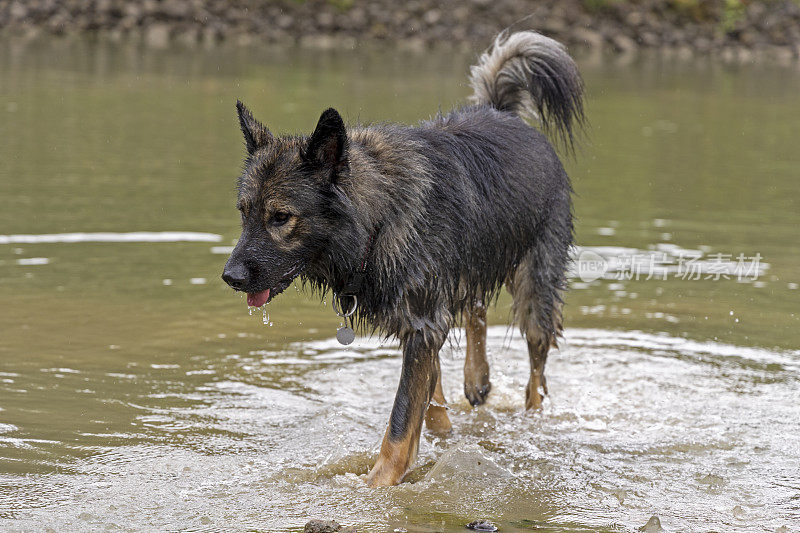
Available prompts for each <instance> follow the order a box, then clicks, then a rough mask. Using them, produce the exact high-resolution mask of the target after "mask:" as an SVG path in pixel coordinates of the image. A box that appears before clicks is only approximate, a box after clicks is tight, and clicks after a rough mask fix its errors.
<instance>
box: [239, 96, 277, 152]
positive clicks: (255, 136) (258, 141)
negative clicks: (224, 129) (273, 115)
mask: <svg viewBox="0 0 800 533" xmlns="http://www.w3.org/2000/svg"><path fill="white" fill-rule="evenodd" d="M236 111H237V112H238V113H239V125H240V126H241V127H242V134H243V135H244V143H245V144H246V145H247V153H248V154H253V153H254V152H255V151H256V150H258V149H259V148H263V147H264V146H266V145H267V144H269V142H270V141H272V134H271V133H270V132H269V130H268V129H267V127H266V126H264V125H263V124H261V123H260V122H259V121H257V120H256V119H254V118H253V114H252V113H251V112H250V110H249V109H247V108H246V107H245V106H244V104H243V103H242V102H241V101H239V100H236Z"/></svg>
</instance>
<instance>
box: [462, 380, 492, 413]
mask: <svg viewBox="0 0 800 533" xmlns="http://www.w3.org/2000/svg"><path fill="white" fill-rule="evenodd" d="M491 390H492V384H491V383H490V382H489V380H488V379H487V380H486V382H485V383H464V396H466V397H467V400H469V403H470V405H471V406H472V407H475V406H478V405H483V404H484V403H486V397H487V396H489V392H490V391H491Z"/></svg>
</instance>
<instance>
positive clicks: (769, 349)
mask: <svg viewBox="0 0 800 533" xmlns="http://www.w3.org/2000/svg"><path fill="white" fill-rule="evenodd" d="M471 59H472V58H471V57H469V56H458V55H456V56H454V55H453V54H452V53H449V52H445V51H442V52H439V53H429V54H425V55H413V54H402V53H396V52H394V51H391V50H385V51H377V52H355V53H338V54H327V53H326V54H314V53H309V52H298V51H287V50H243V49H231V50H225V49H221V50H215V51H195V52H189V51H186V52H180V51H173V52H154V51H141V50H137V49H135V48H127V47H115V46H111V45H87V44H81V43H64V42H56V43H49V44H39V45H36V46H30V45H29V46H21V45H17V44H14V43H3V44H2V45H0V139H2V142H0V161H2V164H0V303H2V305H0V528H2V529H5V530H21V531H41V530H43V529H44V528H46V527H51V528H52V529H54V530H56V531H81V530H132V531H143V530H261V531H297V530H300V529H301V528H302V525H303V524H304V523H305V522H306V521H307V520H308V519H309V518H334V519H337V520H339V521H340V522H342V523H345V524H351V525H356V526H360V528H361V529H360V530H363V531H393V530H394V531H404V530H407V531H461V530H463V526H464V524H466V523H467V522H469V521H471V520H473V519H475V518H482V517H485V518H489V519H491V520H493V521H494V522H496V523H497V524H498V525H499V526H500V527H501V531H526V530H537V531H586V530H597V529H601V530H611V531H631V530H635V529H636V528H638V527H639V526H642V525H644V524H645V522H647V520H648V519H649V518H650V517H651V516H652V515H657V516H659V517H660V518H661V521H662V524H663V526H664V527H665V528H666V529H668V530H672V531H688V530H692V531H698V530H717V531H776V529H777V528H780V527H785V528H787V529H785V530H784V531H790V530H792V531H793V530H794V529H793V528H797V524H798V523H800V407H798V406H799V405H800V351H798V347H800V314H798V313H800V305H798V304H800V289H798V284H799V283H800V267H799V266H798V265H800V240H798V237H797V228H798V226H799V225H800V204H799V202H798V198H799V197H800V155H799V154H798V150H797V146H798V142H797V131H798V130H797V125H798V124H800V98H799V97H798V94H800V72H798V70H797V69H792V68H781V67H769V66H760V67H723V66H720V65H714V64H711V63H706V62H699V63H693V64H675V63H671V62H669V61H659V60H655V59H653V60H648V61H640V62H635V63H632V64H625V65H621V64H615V63H613V62H605V63H603V62H600V63H597V62H594V61H590V60H585V61H583V62H582V69H583V72H584V74H585V78H586V83H587V86H588V88H589V109H588V110H589V116H590V119H591V122H592V129H591V133H590V143H588V144H587V145H586V146H585V148H584V150H583V152H582V153H581V154H580V155H579V156H578V158H577V159H576V160H575V161H573V162H571V163H570V164H569V166H570V169H571V174H572V176H573V179H574V184H575V189H576V190H577V192H578V197H577V199H576V213H577V215H578V228H577V231H578V235H577V238H578V243H579V244H580V245H581V247H582V248H581V249H580V250H583V251H584V252H586V251H590V252H594V253H597V254H599V255H600V256H602V257H604V258H606V259H607V260H609V261H612V262H613V261H616V262H617V270H616V271H614V270H613V269H612V270H611V271H609V272H607V273H606V276H605V277H604V278H601V279H598V280H595V281H591V282H585V281H582V280H581V279H579V278H577V277H576V278H574V279H573V290H572V291H571V292H570V294H569V296H568V298H567V308H566V324H567V326H568V329H567V333H566V340H565V342H564V343H563V347H562V349H561V350H560V351H558V352H556V353H554V354H553V355H552V356H551V359H550V363H549V365H548V370H549V384H550V392H551V396H550V398H549V400H548V401H546V404H545V408H544V410H543V412H541V413H537V414H526V413H523V412H521V408H522V405H523V400H524V392H523V386H524V383H525V382H526V380H527V357H526V355H525V353H526V352H525V350H524V346H523V344H522V342H521V340H520V338H519V335H518V334H516V333H514V334H512V333H513V332H508V330H507V328H506V327H504V326H502V325H501V324H504V323H505V322H506V321H507V317H508V299H506V298H501V301H500V305H499V308H498V310H497V311H496V312H494V313H493V314H492V315H491V317H490V320H491V321H492V323H493V324H496V325H498V326H497V327H495V328H494V329H491V330H490V339H489V350H490V357H491V361H492V371H493V382H494V388H493V392H492V395H491V397H490V401H489V403H488V405H486V406H485V407H482V408H479V409H476V410H473V409H471V408H470V407H469V404H468V403H467V402H466V400H465V398H464V397H463V394H462V393H461V387H462V381H461V376H460V367H461V365H462V363H463V351H464V340H463V336H462V335H459V333H458V332H455V333H454V336H453V342H452V343H451V344H450V346H449V347H448V348H447V349H446V350H445V352H444V353H443V371H444V378H445V393H446V396H447V398H448V400H449V401H450V402H451V406H452V411H451V418H452V419H453V422H454V434H453V435H452V436H451V437H449V438H447V439H444V440H440V439H436V438H434V437H432V436H430V435H425V436H424V437H423V440H422V444H421V449H420V459H419V460H418V463H417V465H418V466H417V468H416V469H415V470H414V471H413V472H412V473H411V474H410V476H409V482H407V483H404V484H402V485H401V486H398V487H393V488H388V489H380V490H370V489H367V488H366V487H365V486H364V484H363V481H362V477H363V475H364V474H365V473H366V472H367V471H368V468H369V466H370V464H371V462H372V461H373V460H374V458H375V456H376V452H377V445H378V443H379V441H380V438H381V436H382V434H383V430H384V427H385V426H384V424H385V423H386V420H387V417H388V413H389V410H390V408H391V402H392V399H393V395H394V390H395V388H396V384H397V380H398V378H399V367H400V358H399V352H398V349H397V346H396V345H393V344H391V343H389V344H386V345H383V346H381V345H380V344H379V343H378V342H377V341H375V340H367V339H364V340H361V341H358V342H357V343H356V345H355V347H354V348H353V349H342V348H341V347H339V346H338V345H337V344H335V342H332V341H331V340H330V338H331V337H332V336H333V333H334V332H335V327H336V326H337V324H338V321H337V320H336V317H335V315H334V313H333V312H332V311H331V309H330V305H327V306H326V305H324V304H321V303H319V302H318V301H316V300H314V299H312V298H310V297H308V296H307V295H304V294H299V293H295V292H294V291H291V290H290V291H288V292H287V294H285V295H283V296H282V297H281V298H280V299H278V300H277V301H275V302H273V303H272V304H271V305H270V306H269V307H268V311H269V318H268V320H267V322H270V323H271V324H270V325H265V324H264V323H263V321H264V317H262V316H261V314H260V313H255V314H254V315H253V316H250V315H248V313H247V309H246V306H245V303H244V302H243V301H242V299H241V298H240V297H239V296H237V295H234V294H233V293H232V292H231V291H230V290H229V289H227V288H226V287H225V286H224V285H223V283H222V282H221V280H220V279H219V274H220V272H221V268H222V265H223V263H224V260H225V257H226V256H225V255H224V254H225V247H227V246H230V245H231V244H232V242H233V241H234V239H235V238H236V237H237V223H238V218H237V216H236V213H235V211H234V209H233V204H234V180H235V177H236V174H237V169H238V168H239V165H240V163H241V159H240V158H241V152H242V143H241V140H240V138H239V134H238V131H237V124H236V120H235V115H234V107H233V103H234V102H235V99H236V98H237V97H239V98H242V99H243V100H244V101H245V102H247V103H248V105H250V106H251V107H252V108H253V109H254V111H255V112H256V115H257V116H258V117H259V118H261V119H262V120H264V121H265V122H266V123H267V124H268V125H269V126H270V127H271V128H272V129H273V130H274V131H277V132H289V131H309V130H310V128H312V127H313V125H314V124H315V122H316V118H317V117H318V115H319V112H320V111H321V110H322V109H324V108H325V107H327V106H330V105H334V106H336V107H338V108H339V109H340V110H341V111H342V112H343V113H344V114H345V115H346V116H348V117H349V118H350V119H361V120H364V121H375V120H397V121H405V122H413V121H416V120H417V119H419V118H424V117H427V116H429V115H431V114H433V113H435V112H436V111H437V110H438V109H439V108H440V107H442V108H445V109H446V108H448V107H450V106H451V105H454V104H456V103H458V102H461V101H463V99H464V97H465V96H466V95H467V94H468V93H469V91H468V89H467V87H466V84H465V75H464V73H465V71H466V68H467V66H468V65H469V63H470V61H471ZM165 231H168V232H201V233H211V234H213V235H219V241H218V242H212V241H214V239H213V238H208V239H206V241H207V242H206V241H201V242H135V241H137V240H141V239H137V236H132V237H120V236H119V235H117V234H119V233H126V232H165ZM86 232H110V233H112V234H114V235H112V236H110V237H108V236H106V237H105V238H106V239H108V238H111V239H112V240H117V241H119V240H122V239H125V238H127V239H129V240H130V241H132V242H73V243H67V242H35V241H37V240H39V241H41V240H42V239H43V238H42V237H37V236H40V235H43V234H62V233H86ZM213 235H212V237H213ZM12 236H16V237H12ZM139 237H141V235H140V236H139ZM172 237H175V236H174V235H173V236H172ZM77 238H78V239H81V238H83V239H85V238H87V237H86V236H83V237H80V236H79V237H77ZM162 238H164V239H167V240H171V239H170V236H165V237H162ZM200 238H201V239H202V238H203V237H202V236H201V237H200ZM63 239H64V237H51V238H46V239H45V240H50V241H58V240H63ZM740 254H742V257H743V260H742V261H739V260H737V257H738V256H739V255H740ZM756 254H760V259H759V261H758V267H759V268H758V269H757V272H756V273H757V274H758V276H757V279H752V278H753V277H755V276H743V279H741V280H737V279H736V278H737V276H736V275H735V274H734V275H728V274H725V272H735V265H736V264H739V266H740V267H741V266H742V265H745V264H751V263H752V261H751V259H752V257H754V256H756ZM631 257H634V258H635V261H634V263H635V264H639V265H642V264H644V265H645V266H647V265H649V266H653V265H651V261H653V262H654V264H655V263H666V270H664V272H666V274H659V275H651V276H650V279H645V278H646V277H648V276H647V275H646V274H645V273H642V275H640V276H639V277H640V279H638V280H637V279H629V278H630V277H631V276H630V275H629V274H635V272H634V269H632V268H627V267H626V260H627V259H626V258H631ZM697 265H699V266H697ZM656 266H658V265H656ZM662 266H663V265H662ZM731 268H733V269H734V270H730V269H731ZM726 269H728V270H726ZM652 270H653V269H652V268H650V269H649V271H652ZM657 272H660V271H657ZM721 272H722V273H721ZM739 272H740V273H741V271H739ZM751 273H752V272H751ZM617 277H618V278H621V279H614V278H617ZM633 277H634V278H635V277H636V276H633ZM695 277H699V278H700V279H694V278H695ZM726 277H727V278H731V279H725V278H726ZM663 278H666V279H663ZM684 278H686V279H684ZM707 278H708V279H707ZM716 278H719V279H716Z"/></svg>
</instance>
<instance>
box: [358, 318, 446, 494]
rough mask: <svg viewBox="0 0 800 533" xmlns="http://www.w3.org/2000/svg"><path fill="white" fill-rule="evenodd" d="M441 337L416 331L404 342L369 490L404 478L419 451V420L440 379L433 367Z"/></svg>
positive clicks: (369, 480)
mask: <svg viewBox="0 0 800 533" xmlns="http://www.w3.org/2000/svg"><path fill="white" fill-rule="evenodd" d="M443 344H444V336H443V335H439V334H434V335H432V334H431V332H430V331H426V332H424V333H423V332H422V331H415V332H414V333H411V334H410V335H408V336H406V337H405V338H404V339H403V371H402V375H401V376H400V386H399V387H398V388H397V395H396V396H395V399H394V407H392V416H391V418H390V419H389V427H388V428H386V434H385V435H384V437H383V443H382V444H381V453H380V456H379V457H378V461H377V462H376V463H375V466H374V467H372V470H371V471H370V473H369V475H367V484H368V485H369V486H371V487H380V486H387V485H396V484H398V483H400V481H401V480H402V479H403V476H405V475H406V472H408V470H409V468H411V465H412V464H413V463H414V459H416V456H417V448H418V447H419V436H420V432H421V430H422V420H423V418H424V417H425V411H426V410H427V408H428V404H429V403H430V400H431V397H432V396H433V393H434V389H435V387H436V382H437V380H438V377H439V366H438V365H437V364H436V361H437V357H438V353H439V348H441V347H442V345H443Z"/></svg>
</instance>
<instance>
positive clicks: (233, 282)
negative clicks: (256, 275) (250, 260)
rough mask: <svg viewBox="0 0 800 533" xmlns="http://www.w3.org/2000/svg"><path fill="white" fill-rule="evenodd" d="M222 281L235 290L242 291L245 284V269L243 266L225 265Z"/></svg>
mask: <svg viewBox="0 0 800 533" xmlns="http://www.w3.org/2000/svg"><path fill="white" fill-rule="evenodd" d="M222 280H223V281H224V282H225V283H227V284H228V285H230V286H231V287H233V288H234V289H236V290H242V289H243V288H244V286H245V284H246V283H247V269H246V268H245V267H244V265H241V264H239V265H225V270H224V271H223V272H222Z"/></svg>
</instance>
